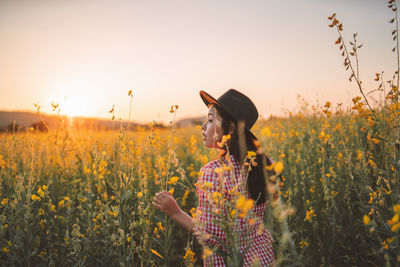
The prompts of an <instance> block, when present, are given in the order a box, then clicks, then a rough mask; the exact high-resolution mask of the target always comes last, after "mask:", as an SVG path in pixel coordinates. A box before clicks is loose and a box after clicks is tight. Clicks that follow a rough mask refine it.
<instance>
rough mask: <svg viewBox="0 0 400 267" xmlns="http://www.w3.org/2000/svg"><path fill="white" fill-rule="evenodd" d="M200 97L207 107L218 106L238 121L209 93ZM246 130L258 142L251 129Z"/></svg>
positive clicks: (201, 93) (203, 93)
mask: <svg viewBox="0 0 400 267" xmlns="http://www.w3.org/2000/svg"><path fill="white" fill-rule="evenodd" d="M200 97H201V99H202V100H203V102H204V104H206V106H207V107H210V106H211V105H217V106H218V107H220V108H221V109H223V110H224V111H225V112H226V113H228V114H229V115H230V116H231V117H232V118H234V119H235V120H236V121H237V119H236V118H235V116H234V115H233V114H232V113H231V112H229V110H227V109H226V108H225V107H224V106H223V105H222V104H221V103H220V102H219V101H218V100H217V99H215V98H214V97H212V96H211V95H209V94H208V93H206V92H204V91H200ZM244 129H245V133H246V134H248V135H250V137H251V138H252V139H253V140H258V139H257V137H256V136H255V135H254V134H253V133H252V132H251V131H250V129H248V128H247V127H245V128H244Z"/></svg>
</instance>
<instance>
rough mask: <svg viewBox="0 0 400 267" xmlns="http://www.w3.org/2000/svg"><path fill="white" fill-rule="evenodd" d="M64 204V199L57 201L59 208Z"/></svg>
mask: <svg viewBox="0 0 400 267" xmlns="http://www.w3.org/2000/svg"><path fill="white" fill-rule="evenodd" d="M64 206H65V202H64V199H63V200H60V202H58V207H59V208H60V209H62V208H64Z"/></svg>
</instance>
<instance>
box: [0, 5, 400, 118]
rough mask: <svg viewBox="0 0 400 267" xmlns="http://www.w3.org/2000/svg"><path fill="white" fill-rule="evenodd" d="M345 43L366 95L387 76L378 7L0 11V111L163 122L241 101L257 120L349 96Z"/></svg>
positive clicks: (383, 20) (386, 27)
mask: <svg viewBox="0 0 400 267" xmlns="http://www.w3.org/2000/svg"><path fill="white" fill-rule="evenodd" d="M334 12H336V13H337V18H338V19H339V20H340V21H341V22H342V23H343V26H344V31H343V35H344V38H345V39H346V40H347V41H349V40H351V38H352V35H353V33H355V32H357V34H358V36H357V38H358V42H359V43H362V44H363V47H362V48H361V49H360V50H359V62H360V63H359V64H360V75H361V79H362V80H363V84H364V86H365V88H366V90H367V91H368V90H372V89H375V88H376V86H377V85H376V82H374V81H373V79H374V78H375V73H376V72H382V71H384V75H385V78H386V79H387V80H389V79H390V78H391V77H392V75H393V74H394V70H395V69H396V58H395V54H394V53H392V51H391V50H392V48H393V46H394V43H393V41H392V37H391V31H392V30H393V27H394V25H393V24H390V23H389V22H388V21H389V20H390V19H391V18H392V17H393V12H392V11H391V10H390V9H388V8H387V1H382V0H287V1H281V0H141V1H139V0H130V1H128V0H107V1H106V0H35V1H31V0H29V1H27V0H1V1H0V39H1V41H0V110H10V111H11V110H13V111H15V110H23V111H28V110H31V111H34V110H35V109H34V103H37V104H39V105H40V106H41V111H42V112H45V113H50V114H52V113H54V112H52V108H51V103H59V105H60V108H61V113H65V114H68V115H70V116H74V115H80V116H86V117H100V118H111V114H110V113H109V112H108V111H109V110H110V109H111V108H112V106H113V105H114V106H115V108H114V110H115V116H116V117H117V118H121V119H128V117H129V110H130V101H131V99H130V97H129V96H128V91H129V90H132V93H133V97H132V111H131V116H130V119H131V120H133V121H137V122H151V121H158V122H168V121H169V120H171V113H169V110H170V107H171V105H178V106H179V109H178V111H177V118H178V119H179V118H186V117H191V116H200V115H205V114H206V112H207V109H206V107H205V105H204V104H203V102H202V101H201V99H200V97H199V91H200V90H204V91H206V92H208V93H210V94H211V95H213V96H215V97H216V98H218V97H219V96H220V95H222V94H223V93H224V92H225V91H226V90H228V89H230V88H234V89H237V90H239V91H241V92H243V93H244V94H246V95H247V96H249V97H250V98H251V99H252V100H253V101H254V103H255V105H256V106H257V108H258V110H259V113H260V115H261V116H263V117H265V118H267V117H269V116H270V115H274V116H282V115H284V114H286V112H287V111H288V110H291V111H296V110H297V109H298V108H299V102H298V96H299V95H300V96H301V97H302V98H304V99H305V100H306V101H307V102H309V103H310V104H317V103H319V104H323V103H325V101H330V102H332V103H333V104H336V103H343V104H344V105H349V104H350V102H351V98H352V97H354V96H356V95H358V94H359V92H358V89H357V87H356V85H355V83H350V82H349V81H348V77H349V76H350V73H349V72H348V71H346V70H345V68H344V66H343V58H342V57H341V56H340V53H339V48H338V46H336V45H335V44H334V43H335V41H336V39H337V38H338V34H337V32H336V31H335V30H334V29H332V28H329V27H328V24H329V22H330V21H329V20H328V18H327V17H328V16H330V15H332V13H334Z"/></svg>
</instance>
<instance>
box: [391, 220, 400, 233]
mask: <svg viewBox="0 0 400 267" xmlns="http://www.w3.org/2000/svg"><path fill="white" fill-rule="evenodd" d="M399 229H400V222H398V223H396V224H395V225H393V226H392V232H396V231H397V230H399Z"/></svg>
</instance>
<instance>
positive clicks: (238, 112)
mask: <svg viewBox="0 0 400 267" xmlns="http://www.w3.org/2000/svg"><path fill="white" fill-rule="evenodd" d="M200 97H201V99H202V100H203V102H204V103H205V104H206V105H207V107H210V105H217V106H218V107H220V108H221V109H222V110H224V111H225V112H226V113H227V114H229V115H230V116H231V117H232V118H233V119H235V120H236V121H243V122H244V123H245V131H246V133H248V134H250V136H251V137H252V138H253V139H257V138H256V137H255V135H254V134H253V133H252V132H251V131H250V129H251V127H253V125H254V123H255V122H256V121H257V119H258V111H257V108H256V106H255V105H254V103H253V102H252V101H251V100H250V98H248V97H247V96H245V95H244V94H242V93H240V92H238V91H236V90H235V89H229V90H228V91H226V92H225V93H224V94H223V95H222V96H220V97H219V98H218V99H215V98H214V97H212V96H210V95H209V94H208V93H206V92H204V91H200Z"/></svg>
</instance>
